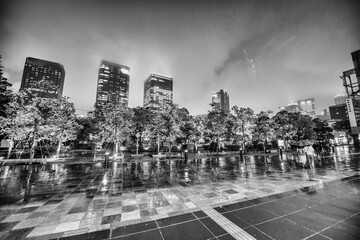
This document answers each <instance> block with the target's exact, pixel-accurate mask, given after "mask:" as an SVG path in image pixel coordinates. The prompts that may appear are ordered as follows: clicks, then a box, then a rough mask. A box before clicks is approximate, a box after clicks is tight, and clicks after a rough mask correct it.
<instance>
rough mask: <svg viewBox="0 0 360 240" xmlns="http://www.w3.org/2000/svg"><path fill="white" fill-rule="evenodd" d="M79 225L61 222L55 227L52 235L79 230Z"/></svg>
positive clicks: (74, 222) (77, 222)
mask: <svg viewBox="0 0 360 240" xmlns="http://www.w3.org/2000/svg"><path fill="white" fill-rule="evenodd" d="M79 225H80V221H73V222H63V223H60V224H59V225H58V226H57V228H56V229H55V231H54V233H58V232H66V231H72V230H76V229H78V228H79Z"/></svg>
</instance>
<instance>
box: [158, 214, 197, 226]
mask: <svg viewBox="0 0 360 240" xmlns="http://www.w3.org/2000/svg"><path fill="white" fill-rule="evenodd" d="M195 219H196V218H195V216H194V215H193V214H191V213H187V214H183V215H179V216H173V217H169V218H164V219H159V220H157V221H156V222H157V223H158V225H159V227H164V226H169V225H172V224H177V223H182V222H186V221H191V220H195Z"/></svg>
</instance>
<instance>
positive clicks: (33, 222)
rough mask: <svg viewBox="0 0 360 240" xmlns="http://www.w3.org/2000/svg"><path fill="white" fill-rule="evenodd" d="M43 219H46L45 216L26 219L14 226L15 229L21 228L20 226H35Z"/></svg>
mask: <svg viewBox="0 0 360 240" xmlns="http://www.w3.org/2000/svg"><path fill="white" fill-rule="evenodd" d="M43 220H44V218H33V219H25V220H23V221H21V222H19V223H18V224H17V225H16V226H15V227H13V229H14V230H15V229H20V228H30V227H35V226H37V225H39V224H40V223H41V222H42V221H43Z"/></svg>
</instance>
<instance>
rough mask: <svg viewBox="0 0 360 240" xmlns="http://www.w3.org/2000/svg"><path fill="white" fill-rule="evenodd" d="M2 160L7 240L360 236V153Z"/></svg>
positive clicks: (1, 209) (0, 198) (0, 231)
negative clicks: (309, 160) (299, 160)
mask: <svg viewBox="0 0 360 240" xmlns="http://www.w3.org/2000/svg"><path fill="white" fill-rule="evenodd" d="M296 157H297V156H295V155H294V154H284V155H283V158H282V159H281V158H280V156H278V155H263V154H259V155H251V156H245V160H240V159H239V156H224V157H220V158H206V159H191V160H188V161H187V162H185V161H184V160H179V159H178V160H176V159H173V160H165V161H158V160H157V161H154V160H151V161H150V160H148V159H147V160H145V161H144V160H139V161H133V160H129V159H128V160H127V161H125V164H124V165H122V164H121V163H117V162H115V163H112V164H110V166H109V167H108V168H105V167H104V165H103V163H81V164H76V163H73V164H65V163H54V164H49V163H48V164H45V165H33V166H24V165H21V166H15V165H3V166H2V167H1V172H0V174H1V175H0V177H1V178H0V183H1V184H0V191H1V195H0V238H1V239H161V240H162V239H358V238H359V236H360V192H359V191H360V175H359V170H360V154H359V153H356V152H353V151H352V150H351V149H349V148H348V147H339V148H337V149H336V152H335V153H334V154H331V155H329V156H327V157H326V158H325V159H324V162H323V164H322V165H321V166H318V165H317V166H315V167H314V168H306V169H304V168H302V167H301V166H299V165H297V164H296Z"/></svg>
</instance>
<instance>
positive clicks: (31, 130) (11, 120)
mask: <svg viewBox="0 0 360 240" xmlns="http://www.w3.org/2000/svg"><path fill="white" fill-rule="evenodd" d="M55 101H57V100H56V99H49V98H41V97H37V96H36V95H34V94H33V93H31V92H30V91H28V90H22V91H20V92H18V93H16V94H13V95H12V100H11V102H10V103H9V107H8V108H7V109H6V114H7V118H4V117H1V118H0V125H1V126H2V128H1V132H2V133H4V134H6V136H7V137H8V138H10V139H11V140H14V141H18V143H21V142H24V141H26V142H28V143H29V150H30V161H32V160H33V158H34V154H35V146H36V143H37V142H38V141H40V140H43V139H49V136H50V134H51V132H52V131H53V128H52V125H51V124H49V122H50V121H49V120H50V118H51V117H52V116H53V115H54V114H55V113H54V104H55Z"/></svg>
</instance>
